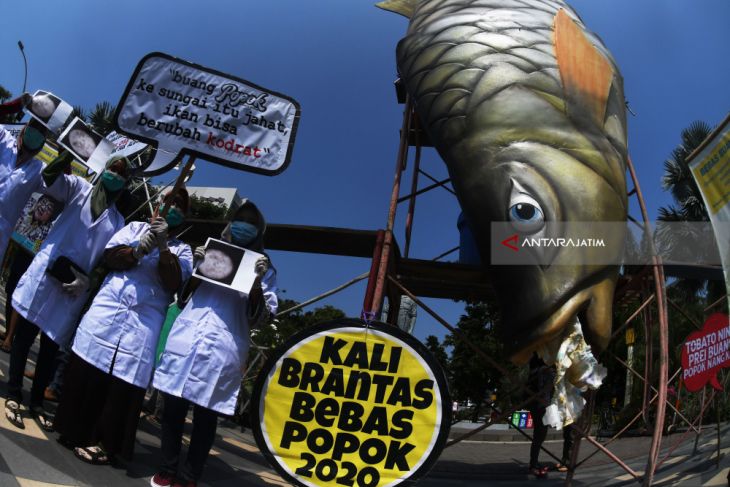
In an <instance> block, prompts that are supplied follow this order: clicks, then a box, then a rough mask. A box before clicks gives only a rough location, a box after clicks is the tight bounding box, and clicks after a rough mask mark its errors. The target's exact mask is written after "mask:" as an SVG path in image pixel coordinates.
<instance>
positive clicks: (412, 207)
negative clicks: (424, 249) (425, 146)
mask: <svg viewBox="0 0 730 487" xmlns="http://www.w3.org/2000/svg"><path fill="white" fill-rule="evenodd" d="M415 126H416V155H415V161H414V162H413V180H412V181H411V197H410V201H409V202H408V215H406V248H405V252H404V254H403V255H404V256H405V257H406V258H408V254H409V252H410V250H411V233H412V232H413V216H414V215H415V212H416V196H417V193H416V190H417V189H418V172H419V170H420V168H421V143H420V140H419V137H418V121H416V124H415Z"/></svg>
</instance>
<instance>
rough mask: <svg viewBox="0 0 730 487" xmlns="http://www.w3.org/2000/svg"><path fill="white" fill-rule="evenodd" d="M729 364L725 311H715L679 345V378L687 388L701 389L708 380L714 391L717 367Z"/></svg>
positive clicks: (728, 324) (729, 333) (717, 386)
mask: <svg viewBox="0 0 730 487" xmlns="http://www.w3.org/2000/svg"><path fill="white" fill-rule="evenodd" d="M727 367H730V321H728V315H726V314H722V313H715V314H713V315H712V316H710V317H709V318H708V319H707V321H705V324H704V325H703V326H702V329H701V330H699V331H695V332H693V333H690V335H689V336H688V337H687V339H686V340H685V341H684V344H683V345H682V380H684V383H685V385H686V386H687V390H688V391H690V392H696V391H700V390H702V388H703V387H705V384H707V383H708V382H709V383H710V385H711V386H712V387H714V388H715V389H717V390H718V391H722V385H721V384H720V382H719V381H718V380H717V374H718V373H719V372H720V370H722V369H724V368H727Z"/></svg>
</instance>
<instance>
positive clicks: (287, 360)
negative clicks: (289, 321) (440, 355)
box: [252, 319, 451, 487]
mask: <svg viewBox="0 0 730 487" xmlns="http://www.w3.org/2000/svg"><path fill="white" fill-rule="evenodd" d="M253 395H254V397H258V398H259V400H258V401H257V402H255V403H254V411H253V416H252V418H253V419H252V424H253V432H254V436H255V438H256V442H257V444H258V446H259V448H260V450H261V451H262V452H263V453H264V456H266V458H267V459H268V460H269V462H270V463H271V465H272V466H274V467H275V468H276V469H277V470H278V471H279V473H281V474H282V475H283V476H284V477H285V478H287V479H288V480H289V481H291V482H294V483H295V484H296V485H299V486H331V487H335V486H341V485H350V486H354V485H357V486H362V487H379V486H393V485H397V484H399V483H401V482H404V481H406V480H408V481H412V480H415V479H417V478H419V477H421V476H422V475H423V474H425V473H426V472H427V471H428V470H429V469H430V467H431V466H432V465H433V463H434V462H435V461H436V459H437V458H438V455H439V454H440V452H441V450H442V449H443V447H444V444H445V442H446V439H447V437H448V431H449V426H450V422H451V420H450V417H451V400H450V399H449V395H448V391H447V386H446V379H445V377H444V373H443V371H442V370H441V367H440V366H439V365H438V363H437V362H436V360H435V359H434V358H433V357H432V356H431V355H430V354H429V353H428V351H427V350H426V349H425V347H424V346H423V345H422V344H421V343H420V342H419V341H417V340H416V339H415V338H413V337H412V336H410V335H408V334H407V333H404V332H403V331H401V330H399V329H398V328H397V327H395V326H390V325H386V324H384V323H378V322H370V323H365V322H364V321H361V320H353V319H342V320H338V321H335V322H330V323H323V324H320V325H316V326H314V327H311V328H308V329H307V330H304V331H302V332H300V333H298V334H296V335H294V336H293V337H291V338H290V339H289V341H288V342H287V343H286V344H284V345H283V346H281V347H280V348H279V349H278V350H277V352H276V353H275V355H274V356H273V357H271V358H270V359H269V361H268V362H267V363H266V365H265V366H264V368H263V369H262V371H261V373H260V374H259V377H258V380H257V382H256V385H255V387H254V393H253Z"/></svg>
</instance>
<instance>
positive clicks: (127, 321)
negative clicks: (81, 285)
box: [73, 222, 193, 388]
mask: <svg viewBox="0 0 730 487" xmlns="http://www.w3.org/2000/svg"><path fill="white" fill-rule="evenodd" d="M149 228H150V226H149V224H147V223H142V222H132V223H130V224H129V225H127V226H126V227H124V228H123V229H121V230H120V231H119V232H117V234H116V235H114V237H112V239H111V240H110V241H109V243H107V245H106V248H107V249H110V248H113V247H116V246H119V245H129V246H132V247H135V246H136V245H137V244H138V243H139V240H140V238H141V237H142V235H144V234H145V233H147V231H148V230H149ZM168 247H169V249H170V252H172V253H173V254H174V255H176V256H177V257H178V260H179V262H180V270H181V271H182V282H185V281H187V280H188V278H190V275H191V274H192V273H193V253H192V251H191V250H190V246H189V245H187V244H185V243H183V242H181V241H180V240H177V239H172V240H170V241H169V242H168ZM159 256H160V251H159V249H158V248H157V247H155V248H154V249H153V250H152V252H150V254H148V255H146V256H145V257H143V258H142V260H140V261H139V263H138V264H137V265H136V266H134V267H132V268H131V269H127V270H124V271H113V272H111V273H109V275H107V277H106V279H105V280H104V283H103V284H102V285H101V288H100V289H99V292H98V294H97V295H96V297H94V301H93V302H92V303H91V307H90V308H89V311H88V312H87V313H86V314H85V315H84V316H83V318H81V323H80V324H79V327H78V329H77V330H76V337H75V338H74V343H73V351H74V352H75V353H76V355H78V356H79V357H81V358H82V359H84V360H85V361H86V362H88V363H90V364H91V365H93V366H94V367H96V368H98V369H100V370H102V371H104V372H110V373H111V374H112V375H113V376H114V377H118V378H119V379H122V380H123V381H125V382H128V383H130V384H132V385H135V386H137V387H142V388H147V386H149V383H150V380H151V379H152V371H153V368H154V364H155V352H156V349H157V340H158V338H159V336H160V330H161V329H162V324H163V322H164V321H165V313H166V312H167V307H168V306H169V304H170V303H171V302H172V300H173V297H174V293H173V292H169V291H166V290H165V288H164V287H163V285H162V279H161V278H160V274H159V272H158V270H157V264H158V262H159ZM115 355H116V358H115ZM112 360H113V361H114V368H113V369H112Z"/></svg>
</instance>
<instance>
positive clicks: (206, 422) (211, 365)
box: [150, 200, 278, 487]
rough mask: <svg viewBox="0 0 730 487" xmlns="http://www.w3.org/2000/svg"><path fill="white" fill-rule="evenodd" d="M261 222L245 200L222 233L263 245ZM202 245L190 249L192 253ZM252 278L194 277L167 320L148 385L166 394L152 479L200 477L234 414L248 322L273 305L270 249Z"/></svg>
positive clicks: (157, 485)
mask: <svg viewBox="0 0 730 487" xmlns="http://www.w3.org/2000/svg"><path fill="white" fill-rule="evenodd" d="M265 230H266V222H265V221H264V217H263V215H262V214H261V212H260V211H259V210H258V208H257V207H256V205H254V204H253V203H252V202H251V201H249V200H245V201H244V202H243V204H242V205H241V207H239V208H238V210H237V211H236V212H235V213H234V214H233V217H232V218H231V221H230V222H229V223H228V225H227V226H226V227H225V229H224V230H223V233H222V236H221V239H222V240H226V241H228V242H232V243H233V244H234V245H237V246H239V247H244V248H246V249H249V250H252V251H255V252H258V253H262V254H263V252H264V244H263V237H264V232H265ZM205 254H206V252H205V249H204V248H202V247H199V248H197V249H196V250H195V258H196V261H198V262H199V261H201V260H203V261H204V260H205V258H206V257H205ZM255 272H256V274H257V276H258V277H257V279H256V281H255V283H254V285H253V288H252V290H251V292H250V293H249V294H248V295H247V294H245V293H241V292H239V291H236V290H234V289H231V288H227V287H222V286H219V285H216V284H212V283H210V282H207V281H201V280H199V279H196V278H195V277H193V278H192V279H191V280H190V281H189V282H188V285H187V286H186V289H185V290H184V291H183V293H182V295H183V299H185V297H186V295H188V294H190V298H189V302H188V303H187V304H185V307H184V308H183V310H182V312H181V313H180V315H179V316H178V317H177V319H176V320H175V322H174V323H173V325H172V329H171V330H170V334H169V336H168V338H167V342H166V343H165V350H164V351H163V352H162V356H161V357H160V363H159V365H158V366H157V369H156V370H155V375H154V379H153V386H154V387H155V388H156V389H157V390H159V391H160V393H162V394H163V397H164V403H165V407H164V410H163V413H162V445H161V447H162V466H161V467H162V468H161V470H160V471H159V472H158V473H157V474H155V475H154V477H152V479H151V480H150V484H151V485H152V486H153V487H167V486H175V487H178V486H179V487H193V486H195V485H197V481H198V479H199V478H200V476H201V474H202V472H203V467H204V465H205V462H206V459H207V458H208V453H209V452H210V449H211V447H212V446H213V440H214V439H215V433H216V428H217V422H218V415H219V414H224V415H232V414H233V413H234V410H235V406H236V398H237V397H238V392H239V390H240V388H241V379H242V377H243V371H244V369H245V366H246V360H247V358H248V349H249V329H251V328H255V327H257V326H259V325H260V324H262V323H264V322H266V320H267V319H268V317H269V316H271V315H273V314H275V313H276V310H277V306H278V301H277V296H276V290H277V288H276V272H275V270H274V268H273V267H272V266H271V265H269V260H268V258H267V257H262V258H260V259H259V260H258V261H257V262H256V264H255ZM191 404H192V405H193V431H192V435H191V437H190V447H189V448H188V454H187V458H186V459H185V461H184V462H183V464H182V466H181V467H180V469H179V470H178V463H179V459H180V448H181V446H182V435H183V428H184V426H185V417H186V416H187V412H188V409H189V408H190V405H191Z"/></svg>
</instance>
